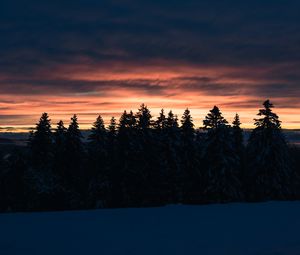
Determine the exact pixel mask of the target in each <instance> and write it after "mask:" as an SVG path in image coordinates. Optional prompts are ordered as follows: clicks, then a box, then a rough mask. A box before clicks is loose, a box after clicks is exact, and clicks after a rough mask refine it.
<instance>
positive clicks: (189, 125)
mask: <svg viewBox="0 0 300 255" xmlns="http://www.w3.org/2000/svg"><path fill="white" fill-rule="evenodd" d="M180 129H181V133H182V137H183V141H184V142H188V143H192V142H193V139H194V135H195V129H194V123H193V119H192V116H191V114H190V110H189V109H186V110H185V111H184V113H183V115H182V120H181V127H180Z"/></svg>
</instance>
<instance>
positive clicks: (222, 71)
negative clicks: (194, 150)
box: [0, 0, 300, 131]
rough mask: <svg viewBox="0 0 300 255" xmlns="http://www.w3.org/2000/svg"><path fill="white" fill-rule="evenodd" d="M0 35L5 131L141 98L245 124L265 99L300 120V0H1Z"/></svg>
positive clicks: (111, 110) (116, 112)
mask: <svg viewBox="0 0 300 255" xmlns="http://www.w3.org/2000/svg"><path fill="white" fill-rule="evenodd" d="M0 33H1V37H0V127H1V128H2V129H1V130H2V131H3V130H7V129H6V127H14V128H17V130H19V129H18V128H20V127H29V126H33V125H34V124H35V123H36V122H37V120H38V119H39V116H40V115H41V113H42V112H48V113H49V115H50V117H51V119H52V121H53V124H54V125H55V123H56V122H57V121H58V120H59V119H63V120H64V121H66V124H67V123H68V119H69V118H70V117H71V115H72V114H74V113H76V114H78V118H79V122H80V124H81V127H83V128H87V127H89V126H90V124H91V123H92V122H93V121H94V120H95V118H96V116H97V114H101V115H102V116H103V117H104V119H105V120H106V121H107V120H108V119H109V118H110V117H111V116H115V117H116V118H117V119H119V116H120V114H121V112H122V111H123V110H124V109H127V110H130V109H132V110H133V111H136V110H137V108H138V107H139V105H140V104H141V103H145V104H146V105H148V107H149V108H150V109H151V113H152V114H153V115H154V116H155V117H156V116H157V113H158V111H159V110H160V108H165V109H166V111H168V110H170V109H173V111H174V112H175V113H176V114H178V115H179V117H180V116H181V114H182V113H183V111H184V109H185V108H186V107H188V108H189V109H190V110H191V113H192V115H193V117H194V121H195V125H196V126H197V127H199V126H202V120H203V118H204V117H205V115H206V114H207V112H208V111H209V110H210V109H211V108H212V107H213V106H214V105H218V106H219V107H220V108H221V111H222V112H223V113H224V115H225V117H226V118H227V119H228V120H229V121H230V122H231V121H232V118H233V116H234V115H235V113H236V112H238V113H239V114H240V116H241V121H242V122H243V126H244V127H252V124H253V118H255V115H256V113H257V112H258V109H259V108H260V107H261V104H262V102H263V101H264V100H265V99H267V98H269V99H271V101H272V102H273V103H274V104H275V106H276V112H277V113H278V115H279V116H280V119H281V120H282V121H283V127H285V128H300V100H299V98H300V1H292V0H282V1H275V0H274V1H267V0H265V1H262V0H252V1H211V0H210V1H208V0H207V1H200V0H185V1H183V0H180V1H179V0H169V1H167V0H165V1H158V0H151V1H142V0H139V1H129V0H124V1H117V0H115V1H102V0H97V1H96V0H94V1H92V0H82V1H76V0H75V1H55V0H52V1H32V0H28V1H14V0H12V1H1V2H0Z"/></svg>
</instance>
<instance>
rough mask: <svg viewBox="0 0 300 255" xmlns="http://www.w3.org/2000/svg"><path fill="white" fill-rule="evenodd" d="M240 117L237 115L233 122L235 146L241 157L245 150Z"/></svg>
mask: <svg viewBox="0 0 300 255" xmlns="http://www.w3.org/2000/svg"><path fill="white" fill-rule="evenodd" d="M240 126H241V122H240V116H239V115H238V114H236V115H235V116H234V120H233V122H232V135H233V146H234V149H235V150H236V152H237V153H238V155H239V156H240V157H242V154H243V150H244V138H243V130H242V129H241V127H240Z"/></svg>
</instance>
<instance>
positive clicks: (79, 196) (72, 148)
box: [65, 115, 88, 208]
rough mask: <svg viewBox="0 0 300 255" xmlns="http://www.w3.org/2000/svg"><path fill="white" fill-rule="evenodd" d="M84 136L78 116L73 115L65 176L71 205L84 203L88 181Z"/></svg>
mask: <svg viewBox="0 0 300 255" xmlns="http://www.w3.org/2000/svg"><path fill="white" fill-rule="evenodd" d="M82 138H83V136H82V134H81V131H80V130H79V125H78V120H77V116H76V115H73V117H72V118H71V122H70V125H69V127H68V129H67V134H66V153H65V160H66V173H65V178H66V180H67V181H68V188H69V190H70V193H69V196H70V199H69V200H70V203H71V204H70V206H71V207H79V208H80V207H81V206H82V205H83V203H84V200H83V196H84V195H85V190H86V185H87V183H88V178H87V176H86V171H84V158H85V151H84V145H83V142H82Z"/></svg>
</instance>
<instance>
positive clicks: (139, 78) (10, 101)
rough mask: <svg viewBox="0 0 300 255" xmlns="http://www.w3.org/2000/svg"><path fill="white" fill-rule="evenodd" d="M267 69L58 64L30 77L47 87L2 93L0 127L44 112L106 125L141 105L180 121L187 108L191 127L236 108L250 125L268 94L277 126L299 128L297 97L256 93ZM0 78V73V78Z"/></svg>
mask: <svg viewBox="0 0 300 255" xmlns="http://www.w3.org/2000/svg"><path fill="white" fill-rule="evenodd" d="M274 68H277V67H274ZM271 71H272V69H271V70H270V68H265V69H263V68H252V69H249V68H246V67H240V68H233V67H222V66H220V67H216V66H214V67H209V66H206V67H203V66H193V65H187V64H186V63H177V64H174V63H172V64H170V63H166V62H165V61H157V62H156V63H150V64H149V63H148V64H147V65H137V64H135V65H134V64H131V63H127V64H124V63H123V64H120V63H118V64H113V63H111V64H107V63H106V64H103V65H100V66H92V65H88V64H86V63H83V64H81V65H79V64H77V65H62V66H59V67H57V68H55V70H39V71H38V72H37V74H36V75H35V76H34V77H33V81H34V80H39V79H41V77H46V78H45V79H47V80H48V81H49V85H46V86H38V85H35V84H27V86H28V91H29V90H30V91H32V92H33V93H29V92H28V93H20V94H18V93H16V92H14V93H12V92H9V91H8V92H4V93H3V92H2V94H1V95H0V127H2V128H4V127H14V128H15V130H19V131H20V130H23V128H28V127H34V124H35V123H36V122H37V121H38V119H39V117H40V115H41V113H42V112H47V113H48V114H49V115H50V118H51V119H52V126H53V127H55V125H56V123H57V122H58V121H59V120H60V119H62V120H64V122H65V125H66V126H67V125H68V122H69V119H70V117H71V116H72V115H73V114H77V115H78V118H79V122H80V124H81V125H80V127H81V128H83V129H86V128H90V126H91V124H92V123H93V122H94V120H95V119H96V117H97V115H98V114H101V115H102V116H103V118H104V120H105V122H106V124H107V123H108V122H109V119H110V118H111V117H112V116H114V117H116V119H119V117H120V115H121V113H122V112H123V111H124V110H125V109H126V110H131V109H132V110H133V111H134V112H136V111H137V108H138V107H139V105H140V104H141V103H145V104H146V105H147V106H148V107H149V108H150V110H151V113H152V115H153V116H154V118H155V117H157V116H158V113H159V111H160V109H161V108H164V109H165V110H166V112H167V111H169V110H170V109H172V110H173V112H174V113H175V114H177V115H178V118H179V120H180V118H181V115H182V113H183V111H184V109H185V108H189V109H190V110H191V114H192V116H193V119H194V122H195V125H196V127H201V126H202V120H203V119H204V117H205V115H206V114H207V113H208V111H209V110H210V109H211V108H212V107H213V106H214V105H217V106H219V107H220V109H221V111H222V112H223V114H224V116H225V117H226V118H227V120H228V121H229V122H231V121H232V119H233V116H234V115H235V113H236V112H237V113H239V115H240V117H241V121H242V123H243V125H242V126H243V127H244V128H252V127H253V119H254V118H255V117H256V114H257V112H258V109H259V108H261V104H262V102H263V101H264V100H265V99H267V98H269V97H270V100H271V101H272V102H273V103H274V105H275V107H276V108H275V109H274V111H275V112H276V113H277V114H278V115H279V117H280V119H281V121H282V126H283V128H291V129H295V128H300V102H299V100H298V98H297V97H292V96H285V95H281V96H278V95H276V96H274V97H272V96H268V93H267V92H264V91H263V93H258V92H257V91H260V90H261V89H262V86H263V84H264V83H266V82H271V81H273V80H272V79H267V78H265V76H264V75H263V74H264V73H265V72H271ZM6 78H7V77H4V76H2V77H1V78H0V80H3V81H5V80H6ZM57 80H59V81H62V84H63V82H64V81H65V83H66V86H64V85H60V86H58V85H55V86H52V85H51V82H54V83H55V82H56V81H57ZM72 82H77V83H74V84H73V83H72ZM69 83H70V85H68V84H69ZM37 84H38V82H37ZM8 85H10V84H8ZM15 86H16V87H17V85H15ZM291 102H292V103H293V107H291V106H290V104H291ZM1 116H2V117H1ZM1 130H2V131H3V130H5V129H0V132H1Z"/></svg>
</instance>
